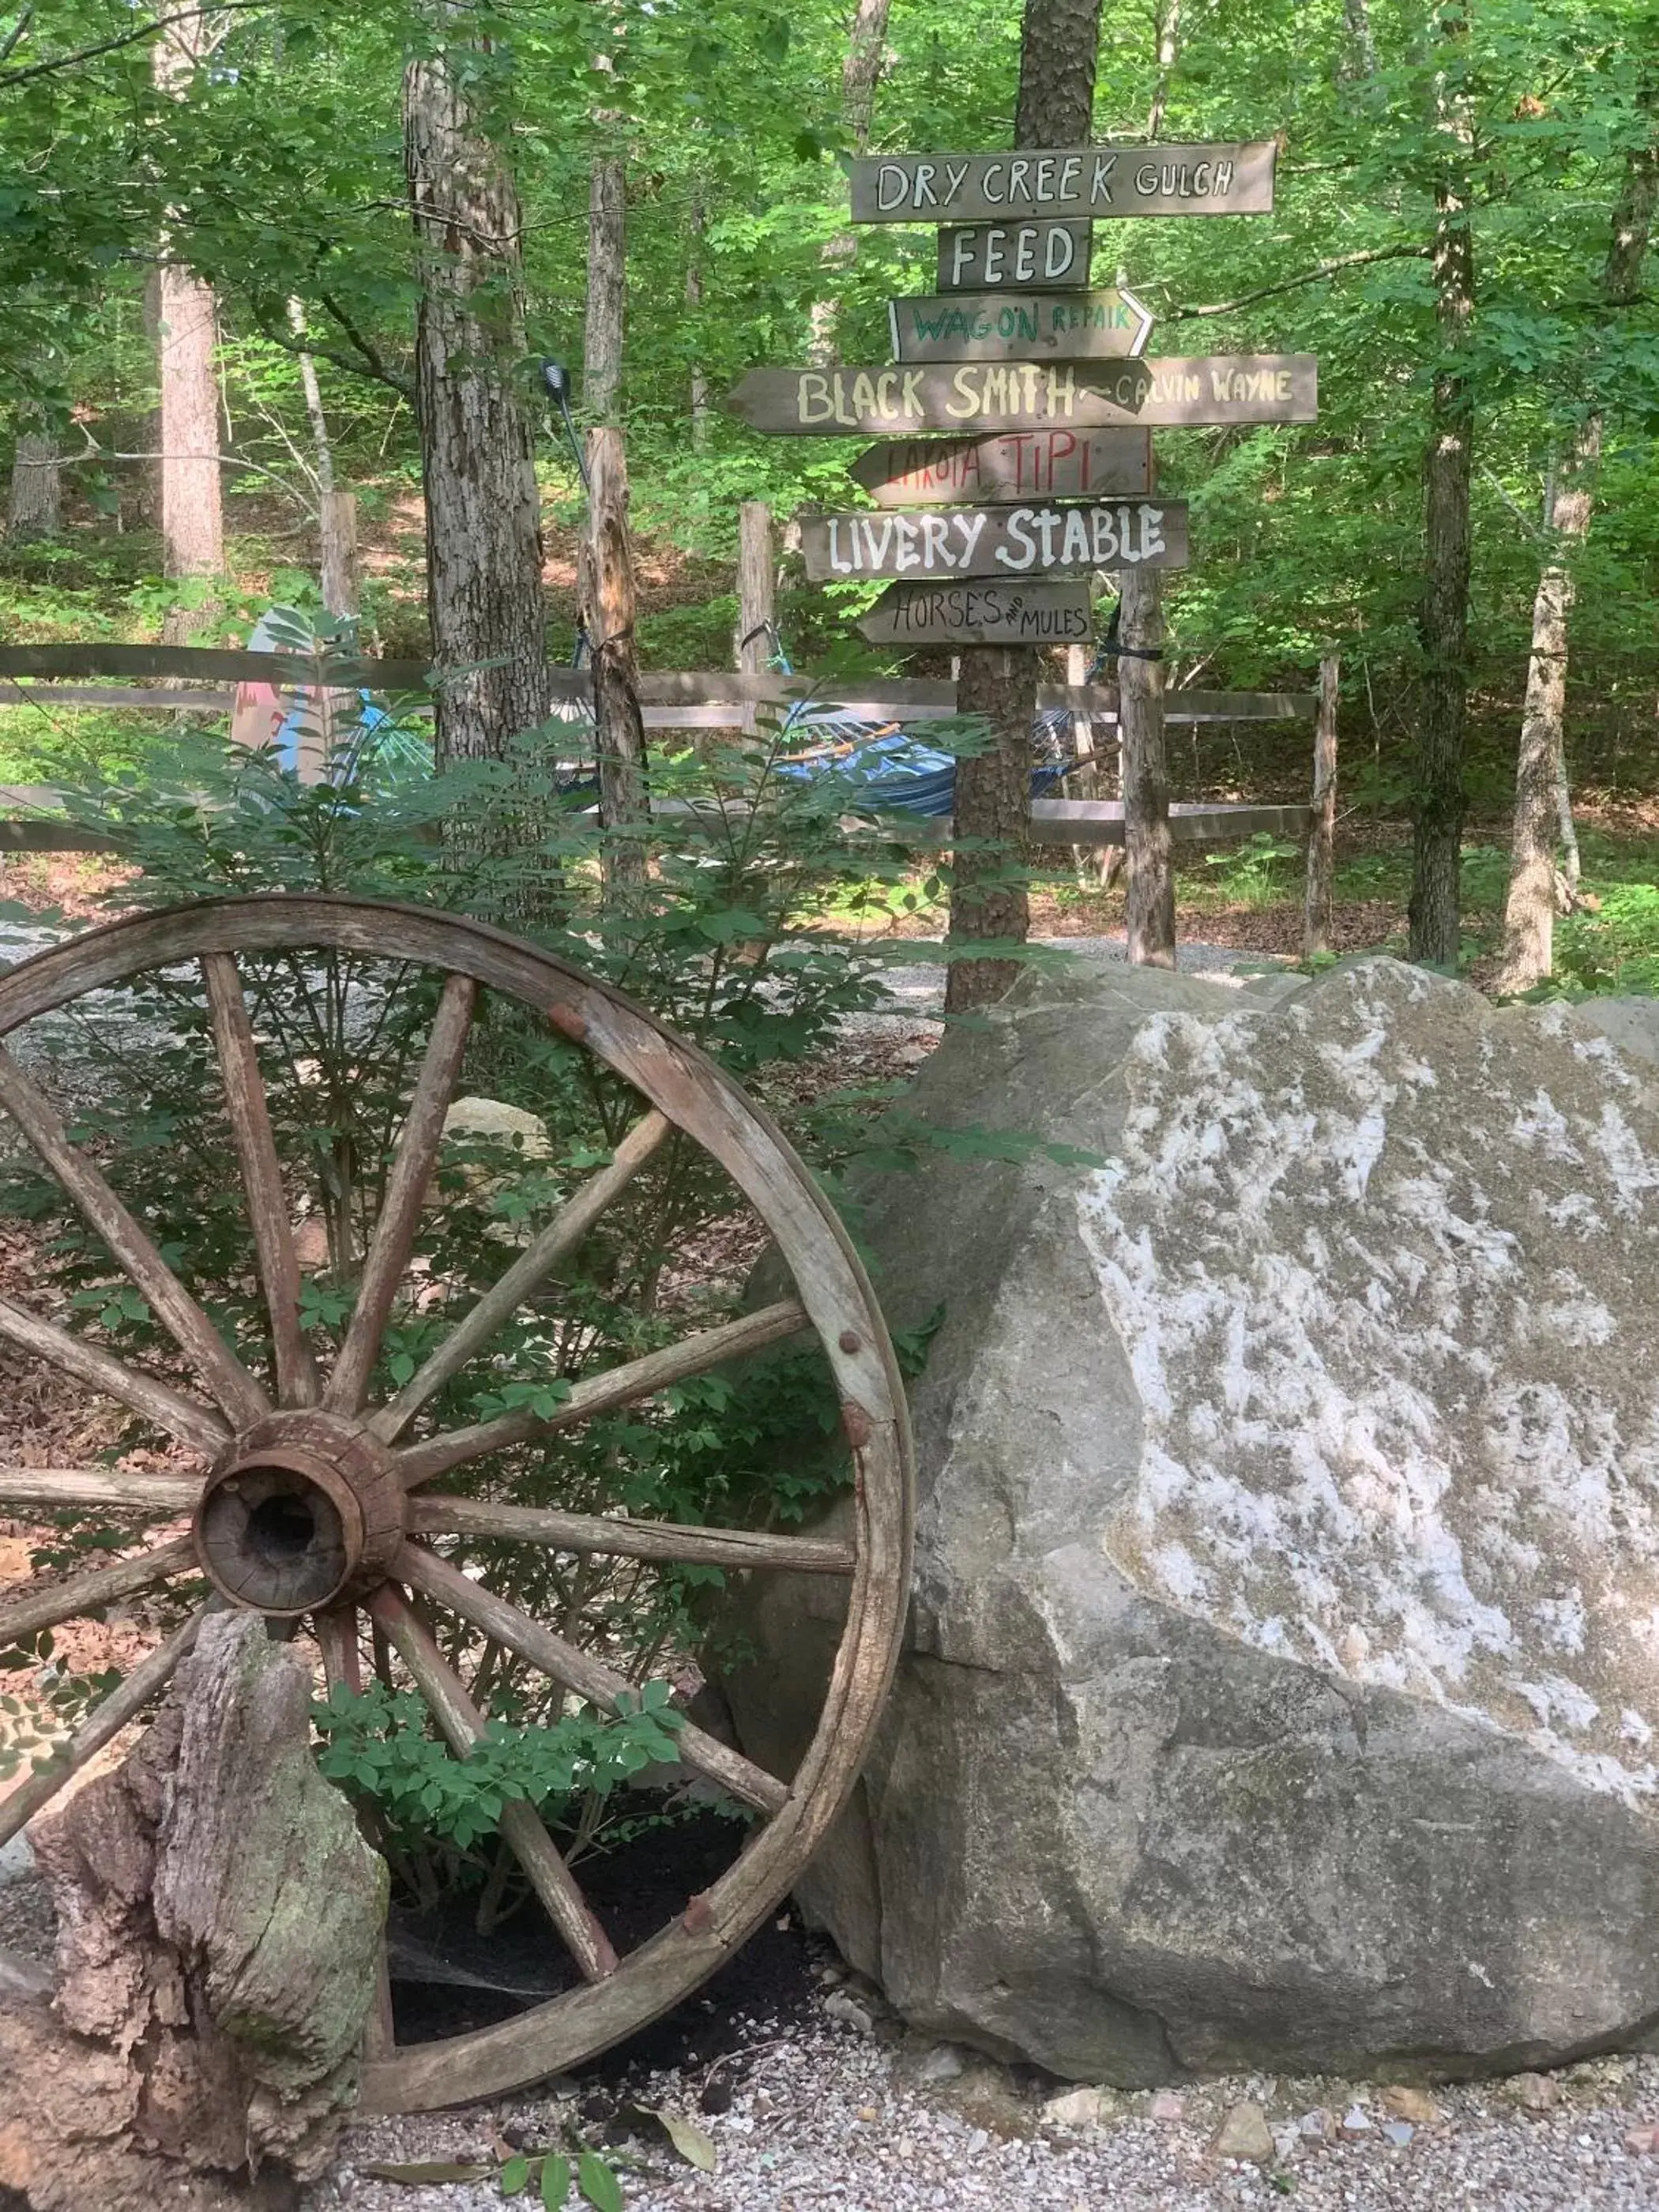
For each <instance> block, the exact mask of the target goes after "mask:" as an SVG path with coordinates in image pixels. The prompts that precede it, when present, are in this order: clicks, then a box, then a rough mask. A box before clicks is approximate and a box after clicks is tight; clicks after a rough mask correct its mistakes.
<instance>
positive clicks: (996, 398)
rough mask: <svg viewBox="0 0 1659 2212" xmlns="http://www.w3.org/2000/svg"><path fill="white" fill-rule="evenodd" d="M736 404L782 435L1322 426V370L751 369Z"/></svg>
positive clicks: (1210, 358) (1298, 359)
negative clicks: (1121, 425)
mask: <svg viewBox="0 0 1659 2212" xmlns="http://www.w3.org/2000/svg"><path fill="white" fill-rule="evenodd" d="M726 407H727V408H728V410H730V411H731V412H732V414H734V415H737V416H740V417H741V419H742V420H743V421H744V422H747V423H749V424H750V426H751V428H754V429H757V430H767V431H770V432H771V433H772V434H773V435H775V436H779V437H811V436H819V437H836V436H838V435H840V434H841V433H842V432H843V431H848V430H859V431H862V432H864V433H865V434H866V435H876V436H878V435H882V434H883V433H892V432H897V433H900V434H902V433H904V432H907V431H920V430H981V431H984V430H1042V429H1048V428H1052V427H1054V426H1056V425H1063V426H1065V427H1066V428H1084V429H1093V428H1098V427H1101V426H1103V425H1104V424H1107V423H1112V422H1121V423H1129V424H1134V423H1142V424H1149V425H1150V424H1183V423H1222V422H1315V421H1316V420H1317V419H1318V413H1319V365H1318V362H1317V361H1316V358H1315V356H1313V355H1312V354H1310V353H1262V354H1250V353H1245V354H1208V355H1205V354H1197V355H1193V356H1180V355H1173V356H1167V357H1161V358H1158V359H1154V360H1146V359H1141V360H1139V361H1123V362H1066V363H1064V364H1060V363H1049V362H1034V361H1027V362H962V363H960V364H959V365H958V366H957V367H956V368H949V367H944V366H941V367H936V368H751V369H750V371H749V373H748V374H747V375H746V376H744V377H741V378H740V379H739V380H738V382H737V383H736V384H735V385H734V386H732V390H731V392H729V393H728V394H727V395H726Z"/></svg>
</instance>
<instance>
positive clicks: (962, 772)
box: [945, 0, 1100, 1012]
mask: <svg viewBox="0 0 1659 2212" xmlns="http://www.w3.org/2000/svg"><path fill="white" fill-rule="evenodd" d="M1099 43H1100V0H1025V13H1024V20H1023V23H1022V27H1021V36H1020V52H1019V101H1018V112H1017V114H1016V118H1015V125H1014V143H1015V144H1016V145H1017V146H1030V147H1037V148H1041V147H1044V146H1082V145H1086V144H1087V143H1088V141H1089V137H1090V136H1091V130H1092V126H1093V122H1094V106H1095V66H1096V60H1097V52H1098V48H1099ZM1036 667H1037V663H1036V653H1034V652H1030V651H1019V652H1014V651H1010V650H1008V649H1006V648H1004V647H996V646H982V645H969V646H964V647H963V652H962V672H961V676H960V678H959V680H958V682H957V703H958V707H959V709H960V711H961V712H962V713H963V714H983V715H984V716H985V718H986V720H987V721H988V722H989V723H990V725H991V728H992V731H993V732H994V743H993V744H991V745H990V747H989V748H988V749H987V750H986V751H985V752H983V753H981V755H980V756H979V757H978V758H977V759H975V760H963V761H958V762H957V775H956V805H955V816H954V826H955V830H956V834H957V836H958V837H960V838H963V839H969V838H971V839H974V840H978V839H980V838H982V837H984V836H987V834H989V835H992V836H997V837H1004V838H1006V840H1007V841H1008V842H1007V849H1006V852H1005V853H1003V854H995V853H987V852H983V851H981V852H975V851H974V850H972V849H971V848H970V849H968V850H965V851H964V850H958V851H957V853H956V854H954V856H953V860H952V867H951V927H950V937H951V943H952V944H953V945H957V946H961V945H967V944H969V943H971V942H972V941H973V940H974V939H975V938H986V937H1000V938H1009V937H1012V938H1016V939H1019V940H1020V941H1021V942H1022V943H1023V942H1024V939H1025V938H1026V937H1027V936H1029V935H1030V926H1031V914H1030V899H1029V897H1028V896H1027V893H1026V890H1025V888H1024V883H1023V882H1022V883H1021V884H1020V885H1019V887H1018V890H1017V891H1016V890H1014V889H1013V888H1012V886H1011V885H1006V884H1002V885H999V887H998V888H997V889H996V890H995V891H994V894H991V895H988V896H987V887H988V882H989V879H991V878H998V877H1001V876H1004V875H1006V872H1007V871H1008V870H1009V869H1010V868H1011V867H1012V868H1015V869H1019V868H1023V867H1024V862H1025V854H1026V847H1027V842H1028V840H1029V836H1030V821H1031V716H1032V714H1033V713H1034V712H1035V710H1036ZM969 700H972V702H974V703H973V704H972V705H971V706H970V705H969ZM993 824H994V825H995V826H994V828H992V829H988V830H987V825H993ZM1017 964H1018V963H1014V962H1012V961H1009V960H985V961H977V960H957V962H955V963H953V964H952V966H951V972H950V977H949V981H948V982H947V984H946V987H945V1007H946V1010H947V1011H948V1012H957V1011H959V1010H961V1009H963V1008H965V1007H968V1006H983V1005H984V1004H986V1003H987V1001H988V1000H991V999H994V998H1000V996H1001V994H1002V993H1003V992H1004V991H1006V989H1007V987H1008V986H1009V984H1010V983H1011V982H1012V981H1013V976H1014V973H1015V970H1016V967H1017Z"/></svg>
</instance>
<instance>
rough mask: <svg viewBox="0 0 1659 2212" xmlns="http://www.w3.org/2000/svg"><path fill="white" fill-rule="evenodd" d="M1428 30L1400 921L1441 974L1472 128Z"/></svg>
mask: <svg viewBox="0 0 1659 2212" xmlns="http://www.w3.org/2000/svg"><path fill="white" fill-rule="evenodd" d="M1433 31H1434V37H1435V40H1436V44H1437V49H1438V52H1437V68H1436V71H1435V78H1434V99H1435V141H1436V167H1437V174H1436V177H1435V180H1434V207H1435V219H1434V241H1433V267H1434V288H1435V319H1436V326H1437V336H1438V340H1439V358H1438V360H1437V362H1436V364H1435V371H1434V389H1433V398H1432V400H1431V405H1430V416H1429V441H1428V450H1427V453H1426V454H1425V462H1424V483H1425V510H1424V568H1425V576H1424V591H1423V601H1422V606H1421V609H1420V611H1419V617H1418V632H1419V639H1420V641H1421V644H1422V650H1423V662H1424V666H1423V690H1422V705H1421V708H1420V720H1419V729H1418V741H1417V771H1416V790H1415V793H1414V799H1415V814H1416V820H1415V834H1414V842H1413V853H1412V894H1411V905H1410V909H1409V920H1410V932H1411V957H1412V958H1413V960H1421V961H1425V962H1427V963H1431V964H1432V965H1434V966H1436V967H1445V968H1449V967H1452V966H1453V965H1454V964H1455V962H1456V959H1457V951H1458V921H1459V906H1460V899H1459V882H1458V866H1459V857H1460V853H1461V849H1462V834H1463V815H1464V809H1465V794H1464V788H1463V732H1464V723H1465V720H1466V717H1467V708H1468V681H1469V670H1468V637H1469V485H1470V481H1471V478H1472V476H1473V473H1474V381H1473V379H1472V377H1471V374H1470V371H1469V365H1468V345H1469V338H1470V326H1471V325H1472V324H1473V322H1474V234H1473V231H1472V228H1471V224H1470V205H1469V203H1470V197H1471V176H1470V172H1471V166H1472V157H1473V146H1472V138H1473V130H1472V118H1471V111H1470V100H1469V92H1468V83H1467V82H1466V79H1467V75H1468V36H1469V25H1468V14H1467V12H1466V9H1465V4H1464V0H1450V3H1449V4H1448V5H1444V6H1441V7H1437V9H1435V10H1434V21H1433Z"/></svg>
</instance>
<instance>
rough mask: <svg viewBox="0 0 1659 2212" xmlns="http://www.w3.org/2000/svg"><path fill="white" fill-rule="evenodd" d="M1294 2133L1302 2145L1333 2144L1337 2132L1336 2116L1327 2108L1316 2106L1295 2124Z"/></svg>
mask: <svg viewBox="0 0 1659 2212" xmlns="http://www.w3.org/2000/svg"><path fill="white" fill-rule="evenodd" d="M1296 2131H1297V2135H1299V2136H1301V2138H1302V2140H1303V2142H1304V2143H1334V2142H1335V2141H1336V2140H1337V2136H1338V2134H1339V2132H1340V2131H1339V2130H1338V2128H1337V2124H1336V2114H1335V2113H1334V2112H1332V2111H1331V2109H1330V2108H1329V2106H1326V2105H1316V2106H1315V2107H1314V2109H1313V2111H1312V2112H1304V2114H1303V2115H1302V2118H1300V2119H1299V2120H1298V2121H1297V2124H1296Z"/></svg>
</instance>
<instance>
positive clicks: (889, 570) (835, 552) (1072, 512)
mask: <svg viewBox="0 0 1659 2212" xmlns="http://www.w3.org/2000/svg"><path fill="white" fill-rule="evenodd" d="M800 540H801V551H802V553H803V554H804V555H805V560H806V573H807V574H808V576H809V577H810V578H811V580H812V581H813V582H814V583H815V584H824V583H831V582H835V581H836V580H839V579H841V578H842V577H845V576H893V577H896V578H899V579H901V580H902V579H904V578H907V577H909V578H915V580H917V581H919V582H920V581H924V580H928V579H930V578H931V579H939V578H945V577H951V576H1005V577H1013V576H1024V575H1033V576H1041V575H1043V574H1048V573H1049V572H1050V571H1052V570H1054V569H1068V568H1069V569H1090V568H1185V567H1186V565H1187V507H1186V502H1185V501H1182V500H1165V501H1156V502H1155V501H1152V500H1146V499H1125V500H1112V501H1105V500H1102V501H1097V503H1096V504H1095V505H1093V506H1091V507H1051V506H1043V507H1036V506H1032V507H932V508H929V509H928V510H927V512H926V513H921V514H815V515H803V516H802V517H801V525H800Z"/></svg>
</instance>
